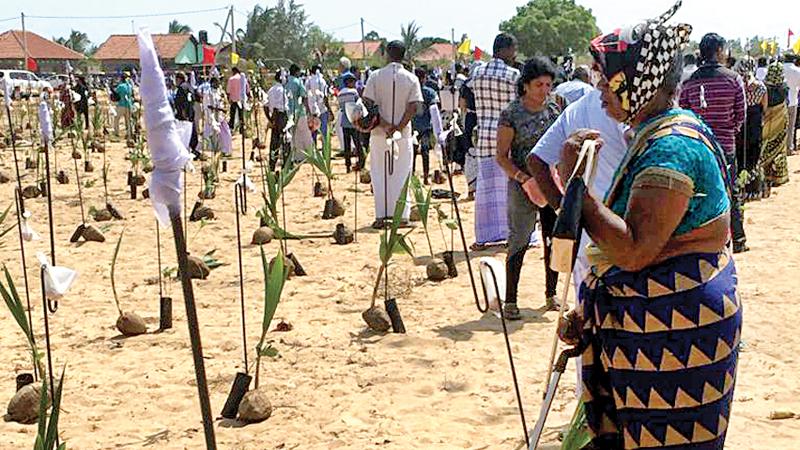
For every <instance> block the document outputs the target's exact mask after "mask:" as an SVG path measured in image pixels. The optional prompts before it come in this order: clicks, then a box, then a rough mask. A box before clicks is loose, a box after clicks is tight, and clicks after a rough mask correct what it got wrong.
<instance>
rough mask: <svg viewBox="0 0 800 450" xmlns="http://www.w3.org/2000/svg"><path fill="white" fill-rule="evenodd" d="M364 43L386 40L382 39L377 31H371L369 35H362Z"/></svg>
mask: <svg viewBox="0 0 800 450" xmlns="http://www.w3.org/2000/svg"><path fill="white" fill-rule="evenodd" d="M364 40H365V41H385V40H386V39H384V38H382V37H381V35H380V34H378V32H377V31H375V30H372V31H370V32H369V33H367V34H365V35H364Z"/></svg>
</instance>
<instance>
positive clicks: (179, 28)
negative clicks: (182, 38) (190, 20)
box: [167, 20, 192, 34]
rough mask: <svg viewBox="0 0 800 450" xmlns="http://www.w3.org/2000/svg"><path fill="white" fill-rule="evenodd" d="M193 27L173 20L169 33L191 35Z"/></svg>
mask: <svg viewBox="0 0 800 450" xmlns="http://www.w3.org/2000/svg"><path fill="white" fill-rule="evenodd" d="M191 32H192V27H190V26H189V25H186V24H183V23H180V22H178V21H177V20H172V21H170V23H169V30H168V31H167V33H169V34H184V33H191Z"/></svg>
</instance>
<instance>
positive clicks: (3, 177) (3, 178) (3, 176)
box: [0, 171, 11, 184]
mask: <svg viewBox="0 0 800 450" xmlns="http://www.w3.org/2000/svg"><path fill="white" fill-rule="evenodd" d="M9 181H11V176H10V175H9V174H7V173H5V172H3V171H0V184H5V183H8V182H9Z"/></svg>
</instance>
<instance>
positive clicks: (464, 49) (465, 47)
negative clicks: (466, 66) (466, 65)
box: [458, 39, 472, 55]
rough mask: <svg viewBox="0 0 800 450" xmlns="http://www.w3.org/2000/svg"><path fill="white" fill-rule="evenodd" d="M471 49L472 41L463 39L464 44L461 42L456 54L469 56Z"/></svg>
mask: <svg viewBox="0 0 800 450" xmlns="http://www.w3.org/2000/svg"><path fill="white" fill-rule="evenodd" d="M471 47H472V41H471V40H469V39H464V42H462V43H461V45H459V46H458V53H459V54H460V55H469V54H470V53H472V51H471V50H470V48H471Z"/></svg>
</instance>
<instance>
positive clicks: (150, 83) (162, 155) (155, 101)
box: [137, 28, 192, 226]
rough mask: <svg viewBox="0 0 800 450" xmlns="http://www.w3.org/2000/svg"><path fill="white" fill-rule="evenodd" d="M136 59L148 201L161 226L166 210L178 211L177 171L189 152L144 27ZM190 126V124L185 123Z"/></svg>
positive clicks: (139, 36)
mask: <svg viewBox="0 0 800 450" xmlns="http://www.w3.org/2000/svg"><path fill="white" fill-rule="evenodd" d="M137 41H138V43H139V61H140V65H141V68H142V74H141V84H140V87H139V93H140V97H141V99H142V106H143V108H144V123H145V128H146V129H147V142H148V146H149V147H150V155H151V159H152V161H153V173H152V174H151V177H150V201H151V202H152V204H153V209H154V210H155V214H156V217H157V218H158V220H159V222H160V223H161V224H162V225H163V226H167V225H168V224H169V223H170V218H169V209H170V208H174V209H175V210H177V211H180V207H181V186H182V183H181V171H182V170H183V169H184V168H185V167H186V164H187V163H188V162H189V161H191V159H192V155H191V154H190V153H189V151H188V149H187V148H186V147H187V146H186V145H185V144H184V142H183V141H182V139H181V133H180V132H179V131H178V121H176V120H175V116H174V114H173V113H172V107H171V106H170V104H169V100H167V86H166V84H165V83H164V72H163V71H162V70H161V66H159V62H158V56H157V54H156V50H155V46H154V45H153V38H152V37H151V36H150V32H149V31H148V30H147V29H146V28H142V29H140V30H139V33H138V35H137ZM189 125H190V126H191V124H189Z"/></svg>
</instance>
